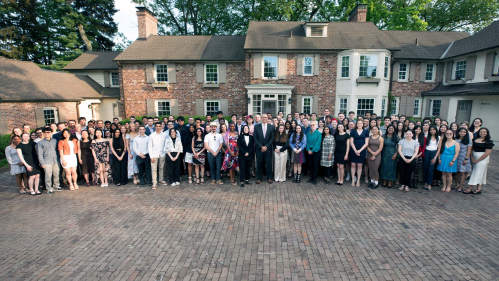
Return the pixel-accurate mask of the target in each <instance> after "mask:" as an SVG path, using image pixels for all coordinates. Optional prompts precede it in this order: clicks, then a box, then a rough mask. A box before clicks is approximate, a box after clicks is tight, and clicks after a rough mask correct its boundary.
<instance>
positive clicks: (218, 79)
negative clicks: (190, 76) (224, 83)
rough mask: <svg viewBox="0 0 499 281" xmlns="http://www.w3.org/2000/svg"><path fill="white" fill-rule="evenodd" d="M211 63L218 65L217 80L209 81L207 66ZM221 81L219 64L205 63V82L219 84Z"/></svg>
mask: <svg viewBox="0 0 499 281" xmlns="http://www.w3.org/2000/svg"><path fill="white" fill-rule="evenodd" d="M209 65H216V66H217V81H208V71H206V69H207V67H208V66H209ZM219 81H220V67H219V66H218V64H217V63H208V64H205V65H204V82H205V83H215V84H218V83H219Z"/></svg>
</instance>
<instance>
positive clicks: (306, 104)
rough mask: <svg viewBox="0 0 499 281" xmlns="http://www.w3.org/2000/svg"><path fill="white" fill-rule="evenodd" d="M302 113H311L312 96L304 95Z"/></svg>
mask: <svg viewBox="0 0 499 281" xmlns="http://www.w3.org/2000/svg"><path fill="white" fill-rule="evenodd" d="M302 112H303V113H305V114H306V113H308V114H312V98H311V97H306V98H305V97H304V98H303V110H302Z"/></svg>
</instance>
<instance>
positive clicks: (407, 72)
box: [397, 62, 409, 82]
mask: <svg viewBox="0 0 499 281" xmlns="http://www.w3.org/2000/svg"><path fill="white" fill-rule="evenodd" d="M402 64H405V71H404V72H405V79H400V72H401V71H400V65H402ZM407 81H409V63H407V62H399V71H398V73H397V82H407Z"/></svg>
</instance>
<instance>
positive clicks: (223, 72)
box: [218, 62, 227, 84]
mask: <svg viewBox="0 0 499 281" xmlns="http://www.w3.org/2000/svg"><path fill="white" fill-rule="evenodd" d="M218 75H219V76H220V77H218V83H222V84H224V83H227V64H226V63H225V62H221V63H219V64H218Z"/></svg>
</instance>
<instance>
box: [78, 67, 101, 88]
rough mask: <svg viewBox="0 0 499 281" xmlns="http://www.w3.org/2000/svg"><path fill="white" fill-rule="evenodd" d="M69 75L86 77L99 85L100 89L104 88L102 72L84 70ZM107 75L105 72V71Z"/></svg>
mask: <svg viewBox="0 0 499 281" xmlns="http://www.w3.org/2000/svg"><path fill="white" fill-rule="evenodd" d="M71 73H74V74H78V75H88V77H90V78H92V79H93V80H94V81H95V82H97V83H99V84H100V85H101V86H102V87H104V86H105V85H104V71H102V70H100V71H99V70H95V71H94V70H86V71H85V70H84V71H71ZM106 74H107V71H106Z"/></svg>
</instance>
